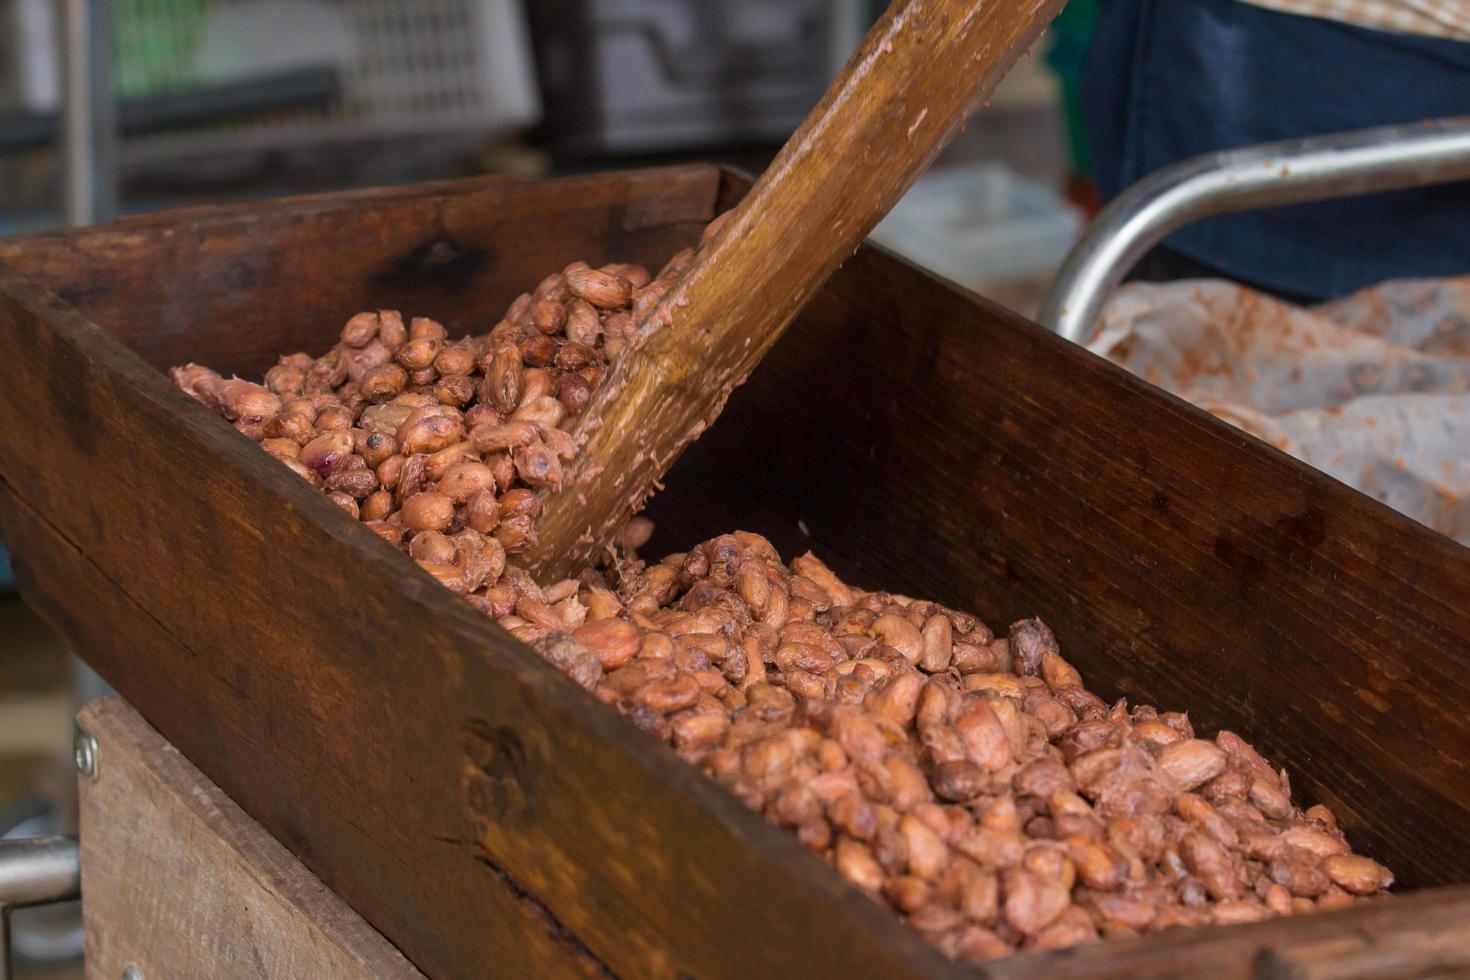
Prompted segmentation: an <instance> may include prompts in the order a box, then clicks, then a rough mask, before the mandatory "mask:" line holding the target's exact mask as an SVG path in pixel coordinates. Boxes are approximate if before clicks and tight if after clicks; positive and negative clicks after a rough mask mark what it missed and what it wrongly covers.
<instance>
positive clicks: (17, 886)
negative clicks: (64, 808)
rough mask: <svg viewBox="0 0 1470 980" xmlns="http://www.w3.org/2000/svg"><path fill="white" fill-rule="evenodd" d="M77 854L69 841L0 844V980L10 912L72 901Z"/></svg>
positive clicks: (6, 967)
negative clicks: (31, 906)
mask: <svg viewBox="0 0 1470 980" xmlns="http://www.w3.org/2000/svg"><path fill="white" fill-rule="evenodd" d="M81 889H82V865H81V852H80V850H79V849H78V847H77V842H76V839H75V838H72V837H31V838H26V839H22V840H0V980H9V978H10V910H11V909H14V908H20V907H23V906H26V905H41V904H43V903H46V902H64V901H66V900H68V899H72V898H76V897H77V896H78V895H80V894H81Z"/></svg>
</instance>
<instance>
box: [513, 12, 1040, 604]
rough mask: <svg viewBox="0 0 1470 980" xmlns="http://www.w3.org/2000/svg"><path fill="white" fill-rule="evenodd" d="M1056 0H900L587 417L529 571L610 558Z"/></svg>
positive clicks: (546, 573) (565, 570) (555, 575)
mask: <svg viewBox="0 0 1470 980" xmlns="http://www.w3.org/2000/svg"><path fill="white" fill-rule="evenodd" d="M1061 7H1062V0H986V2H983V3H981V2H976V0H902V2H897V3H893V4H891V5H890V6H889V8H888V11H887V13H885V14H884V15H883V17H882V18H881V19H880V20H879V22H878V23H877V24H876V25H875V26H874V27H873V29H872V31H870V32H869V34H868V36H867V38H866V39H865V40H864V42H863V44H862V46H861V47H860V48H859V49H858V51H857V52H856V53H855V54H854V55H853V56H852V59H851V60H850V61H849V62H848V64H847V66H846V68H844V69H843V71H842V73H841V74H840V75H839V76H838V77H837V79H836V80H835V81H833V83H832V85H831V86H830V87H829V88H828V90H827V93H826V95H825V96H824V97H823V99H822V101H821V103H820V104H819V105H818V106H817V107H816V108H815V109H813V110H812V112H811V114H810V115H809V116H808V117H807V119H806V120H805V121H804V122H803V123H802V125H801V128H799V129H798V130H797V131H796V133H795V134H794V135H793V136H792V137H791V139H790V140H788V141H787V143H786V145H785V147H783V148H782V150H781V152H780V154H779V155H777V157H776V159H775V160H774V161H773V162H772V163H771V166H770V167H769V168H768V169H767V170H766V172H765V173H764V174H763V175H762V176H761V178H760V180H759V181H757V182H756V185H755V188H754V189H753V190H752V191H751V192H750V194H749V195H748V196H747V197H746V198H745V199H744V200H743V201H741V202H740V204H739V206H738V207H736V209H735V211H734V213H733V214H732V215H731V216H730V217H729V219H728V220H727V221H726V222H725V224H724V226H723V228H722V229H721V230H720V231H719V232H718V233H717V234H716V235H715V236H714V237H713V238H712V239H711V240H710V241H709V243H708V244H707V245H706V246H704V247H703V248H701V249H700V253H699V255H698V257H697V258H696V259H695V261H694V263H693V265H691V266H690V267H689V269H688V270H686V271H685V272H684V273H683V275H682V276H680V278H679V280H678V281H677V282H676V283H675V284H674V286H673V287H672V288H671V289H669V291H668V292H667V293H666V294H665V295H664V297H663V299H662V300H661V301H660V302H659V304H658V306H657V307H656V308H655V309H654V311H653V312H652V313H651V314H650V315H649V316H648V317H647V318H646V319H645V320H644V322H643V323H642V324H641V325H640V326H639V328H638V331H637V334H636V335H635V336H634V337H633V338H631V339H630V341H629V345H628V349H627V350H626V351H625V353H624V355H623V357H622V358H621V360H620V361H619V362H618V363H616V364H614V365H613V366H612V369H611V370H610V372H609V374H608V378H607V379H606V381H605V382H604V384H603V386H602V387H601V388H600V389H599V390H598V391H597V392H596V393H595V394H594V395H593V397H592V401H591V403H590V404H589V406H588V408H587V411H586V412H585V413H584V414H583V416H582V418H581V419H580V421H579V422H578V426H577V430H576V433H575V435H576V438H577V439H578V441H579V442H580V443H581V444H582V452H581V455H580V456H578V457H577V459H576V461H575V462H574V463H573V464H572V467H571V471H570V472H569V473H568V474H567V478H566V480H565V481H564V482H563V485H562V487H561V489H560V490H558V491H554V492H552V493H550V494H549V495H548V497H547V500H546V510H545V515H544V516H543V518H542V522H541V538H540V543H539V545H538V546H537V547H536V548H535V549H534V550H533V551H532V552H531V553H530V554H529V555H528V556H527V562H526V563H527V567H529V568H531V569H533V570H535V571H536V572H537V573H538V574H539V576H540V577H541V578H542V579H543V580H547V581H550V580H555V579H559V578H562V577H564V576H566V575H569V574H574V573H575V572H576V570H577V569H579V568H582V567H583V566H585V565H586V564H587V561H588V559H590V558H592V557H595V556H601V555H602V554H603V552H604V551H605V549H606V548H607V546H608V544H609V542H610V541H611V540H612V535H613V533H614V532H615V531H616V530H617V529H618V528H620V527H622V526H623V524H624V523H625V522H626V521H627V519H628V518H629V517H631V516H632V515H633V514H634V513H636V512H637V511H638V510H639V509H640V508H641V507H642V504H643V502H644V500H646V499H647V497H648V496H649V494H650V493H652V491H653V489H654V486H655V485H656V484H657V483H658V481H659V478H660V477H662V476H663V475H664V474H665V473H666V472H667V471H668V469H669V467H670V466H671V465H672V464H673V462H674V460H675V459H677V458H678V456H679V453H680V452H681V451H682V450H683V449H684V447H685V446H686V445H688V443H689V442H690V441H691V440H693V439H696V438H698V437H699V435H700V433H702V432H703V431H704V430H705V428H706V427H708V426H709V425H710V424H711V423H712V422H713V421H714V420H715V418H716V417H717V416H718V415H719V413H720V410H721V408H723V407H724V404H725V400H726V399H727V398H729V396H730V392H731V391H732V390H733V389H734V388H735V387H736V386H738V385H740V384H741V383H743V382H744V380H745V377H746V376H747V375H748V374H749V373H750V371H751V369H752V368H754V367H755V366H756V365H757V364H758V363H760V360H761V358H762V357H763V356H764V355H765V353H766V351H768V350H769V349H770V347H771V345H772V344H773V343H775V341H776V339H777V338H778V337H780V336H781V332H782V331H783V330H785V329H786V326H787V325H788V324H789V323H790V322H791V320H792V318H793V317H795V316H796V314H797V313H798V312H799V311H800V310H801V308H802V307H803V306H805V305H806V303H807V301H808V300H809V299H810V298H811V297H812V296H813V295H815V294H816V292H817V291H818V290H819V289H821V287H822V285H823V283H825V282H826V281H827V277H828V276H830V275H831V274H832V271H833V270H834V269H836V268H837V266H838V265H839V264H840V263H841V262H842V261H843V260H844V259H846V258H847V257H848V256H850V255H851V254H852V253H853V250H854V249H856V248H857V246H858V243H859V242H861V241H862V239H863V236H865V235H866V234H867V233H868V232H869V231H871V230H872V229H873V226H874V225H876V224H877V223H878V221H879V220H880V219H881V218H882V217H883V216H884V215H885V214H887V213H888V209H889V208H890V207H892V206H893V204H894V202H896V201H897V200H898V199H899V197H901V196H902V195H903V193H904V191H906V190H908V188H909V186H910V185H911V184H912V183H913V182H914V180H915V179H916V178H917V177H918V176H919V175H920V174H921V173H923V172H924V170H925V169H927V168H928V166H929V163H930V162H931V161H932V160H933V159H934V157H936V156H937V155H938V154H939V151H940V150H942V149H943V148H944V147H945V146H946V145H948V143H949V141H950V140H951V139H952V138H953V136H954V134H955V133H956V132H957V131H958V130H959V128H960V126H962V125H963V124H964V121H965V119H966V118H968V117H969V115H970V114H971V113H972V112H973V111H974V110H975V109H976V108H978V107H979V104H980V102H981V101H982V100H983V99H985V98H986V97H987V96H988V95H989V94H990V92H991V91H992V90H993V89H994V88H995V85H996V84H997V83H998V82H999V81H1000V79H1001V78H1002V77H1003V76H1004V75H1005V73H1006V72H1007V71H1009V70H1010V67H1011V65H1012V64H1013V63H1014V62H1015V60H1016V59H1017V58H1018V57H1020V55H1021V53H1022V52H1023V51H1025V50H1026V49H1027V48H1028V47H1029V46H1030V45H1031V44H1032V43H1033V42H1034V41H1035V40H1036V38H1037V37H1038V36H1039V35H1040V34H1041V31H1042V30H1043V29H1044V28H1045V27H1046V25H1047V24H1048V23H1049V22H1050V21H1051V18H1052V17H1053V16H1054V15H1055V14H1056V12H1057V11H1058V10H1060V9H1061Z"/></svg>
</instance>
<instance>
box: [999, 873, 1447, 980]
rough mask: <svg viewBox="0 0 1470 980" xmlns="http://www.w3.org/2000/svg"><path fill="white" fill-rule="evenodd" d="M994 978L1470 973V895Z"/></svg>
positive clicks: (1111, 945)
mask: <svg viewBox="0 0 1470 980" xmlns="http://www.w3.org/2000/svg"><path fill="white" fill-rule="evenodd" d="M985 973H986V975H987V976H991V977H994V978H996V980H1012V978H1014V980H1023V978H1027V977H1038V976H1044V977H1049V978H1055V980H1067V978H1077V980H1082V978H1087V980H1092V978H1108V977H1114V978H1117V980H1133V978H1135V977H1138V978H1144V977H1186V976H1187V977H1191V978H1208V980H1237V978H1238V980H1257V978H1261V980H1286V978H1293V980H1309V978H1322V980H1326V978H1328V977H1332V978H1346V977H1361V978H1368V977H1446V976H1464V975H1466V974H1467V973H1470V888H1463V887H1461V888H1435V889H1428V890H1425V891H1420V892H1416V893H1414V894H1412V895H1409V896H1407V897H1405V898H1389V899H1380V900H1378V901H1375V902H1367V903H1364V904H1362V905H1359V906H1356V907H1354V908H1350V909H1344V910H1341V911H1338V912H1332V913H1328V914H1324V915H1308V916H1301V917H1297V918H1289V919H1272V920H1270V921H1268V922H1258V923H1254V924H1251V925H1242V926H1223V927H1219V928H1214V929H1204V930H1198V929H1178V930H1175V931H1172V932H1166V933H1161V934H1159V935H1156V936H1150V937H1148V938H1146V939H1125V940H1114V941H1112V942H1108V943H1102V944H1099V945H1097V946H1087V947H1081V948H1078V949H1073V950H1066V951H1062V952H1056V953H1035V954H1023V955H1021V956H1014V957H1010V958H1007V959H1005V960H1000V961H998V962H996V963H992V964H988V965H987V967H986V970H985Z"/></svg>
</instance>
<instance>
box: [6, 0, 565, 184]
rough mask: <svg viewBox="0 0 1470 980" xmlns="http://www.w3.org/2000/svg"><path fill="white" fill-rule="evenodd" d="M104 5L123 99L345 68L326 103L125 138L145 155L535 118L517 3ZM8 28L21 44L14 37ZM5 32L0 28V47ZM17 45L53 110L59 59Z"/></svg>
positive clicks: (39, 12)
mask: <svg viewBox="0 0 1470 980" xmlns="http://www.w3.org/2000/svg"><path fill="white" fill-rule="evenodd" d="M14 2H15V3H16V4H17V11H21V12H24V13H26V14H27V15H28V18H29V19H28V20H27V22H28V23H29V22H30V21H35V22H36V23H37V24H38V25H39V26H37V27H35V29H34V30H32V31H31V32H30V35H31V36H33V37H34V36H44V35H45V34H48V33H52V34H54V33H56V32H55V27H54V23H53V13H54V12H53V11H52V9H51V8H50V6H49V0H14ZM3 6H4V4H3V2H0V7H3ZM110 13H111V18H112V31H113V74H114V77H115V79H116V82H117V89H118V92H119V94H120V95H122V96H134V95H145V94H150V93H156V92H160V91H166V90H171V89H181V88H188V87H190V86H193V85H197V84H201V83H206V82H214V81H225V80H230V79H233V78H239V77H241V76H248V75H250V74H253V73H261V72H269V71H272V70H283V69H289V68H297V67H303V66H308V65H310V66H319V65H330V66H333V67H336V68H337V69H338V71H339V73H340V79H341V92H340V95H339V97H338V98H337V100H336V101H335V102H334V103H333V104H332V105H330V106H328V107H325V108H317V109H302V110H296V111H290V112H283V113H279V114H276V115H274V116H271V117H268V118H261V119H252V120H250V121H246V122H240V123H231V124H220V125H216V126H210V127H203V128H201V129H199V130H194V131H190V132H185V133H180V134H169V135H161V136H147V137H139V138H134V139H128V140H126V141H125V145H126V146H127V147H128V148H130V149H134V148H141V149H143V150H144V151H145V155H147V156H153V155H155V154H156V153H157V152H158V151H165V152H167V151H172V150H177V151H179V152H185V153H187V152H190V151H193V150H197V149H201V148H203V149H207V150H210V151H219V150H228V149H232V148H240V149H272V148H291V147H296V146H303V145H308V146H309V145H313V144H318V143H323V142H334V141H341V140H351V139H355V138H364V139H370V138H388V137H399V136H415V135H428V134H436V133H445V132H451V133H452V132H464V133H489V134H494V133H497V132H504V131H508V130H512V129H519V128H524V127H527V126H530V125H532V124H534V123H535V122H536V121H537V120H538V119H539V118H540V99H539V95H538V92H537V88H536V79H535V70H534V65H533V63H532V59H531V50H530V41H529V35H528V33H527V29H526V25H525V18H524V12H523V9H522V6H521V4H520V2H519V0H412V2H408V3H405V2H402V0H114V2H113V3H112V4H111V7H110ZM43 22H44V23H43ZM17 23H19V20H17ZM4 33H11V34H12V35H13V36H14V37H15V43H17V44H19V43H21V38H20V32H19V31H13V32H4ZM8 40H9V39H8V38H5V37H4V35H3V33H0V44H4V43H6V42H7V41H8ZM21 53H23V54H25V58H24V59H20V58H19V57H18V55H17V60H18V61H19V62H20V63H22V64H23V65H24V66H26V68H27V70H28V72H29V73H30V75H31V77H32V82H31V84H30V86H29V87H30V88H31V89H32V90H35V92H36V93H37V94H36V95H34V96H33V97H32V98H31V99H30V100H29V101H30V102H31V103H35V104H32V105H31V107H32V108H55V106H54V104H52V105H47V104H46V103H48V102H50V103H54V102H55V101H56V99H57V97H58V93H59V85H50V84H47V79H52V80H55V79H56V78H57V77H58V73H59V65H60V58H59V56H58V54H59V53H58V52H56V51H54V50H45V49H44V48H37V47H36V46H35V45H34V44H28V45H27V49H26V50H25V51H24V52H21ZM3 60H4V59H0V61H3ZM146 151H153V152H146Z"/></svg>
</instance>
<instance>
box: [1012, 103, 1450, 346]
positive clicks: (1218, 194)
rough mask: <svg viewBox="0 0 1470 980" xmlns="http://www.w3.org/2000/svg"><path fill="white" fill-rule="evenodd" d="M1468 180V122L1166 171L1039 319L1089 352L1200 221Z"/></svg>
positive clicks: (1286, 146) (1089, 241)
mask: <svg viewBox="0 0 1470 980" xmlns="http://www.w3.org/2000/svg"><path fill="white" fill-rule="evenodd" d="M1467 179H1470V116H1460V117H1455V118H1451V119H1440V120H1432V121H1427V122H1422V123H1411V124H1408V125H1403V126H1383V127H1378V128H1374V129H1363V130H1357V131H1355V132H1351V133H1339V134H1335V135H1332V136H1318V137H1312V138H1310V139H1300V140H1287V141H1284V142H1280V143H1265V144H1261V145H1259V146H1250V147H1244V148H1242V149H1238V150H1226V151H1223V152H1220V153H1209V154H1205V155H1204V156H1198V157H1195V158H1193V159H1190V160H1185V161H1183V162H1181V163H1177V164H1174V165H1173V166H1169V167H1165V168H1164V169H1163V170H1160V171H1158V172H1157V173H1155V174H1152V175H1150V176H1148V177H1145V178H1144V179H1143V180H1141V181H1139V182H1138V183H1137V184H1134V185H1133V186H1132V187H1130V188H1128V190H1126V191H1125V192H1123V193H1122V194H1120V195H1119V196H1118V198H1117V199H1116V200H1115V201H1113V203H1112V204H1110V205H1108V207H1107V208H1105V209H1104V210H1103V212H1102V214H1100V215H1098V217H1097V219H1096V220H1095V221H1093V223H1092V225H1091V226H1090V227H1089V228H1088V229H1087V231H1086V232H1085V233H1084V234H1083V236H1082V238H1081V239H1080V240H1079V241H1078V242H1077V244H1076V245H1075V246H1074V247H1073V248H1072V251H1071V252H1070V253H1068V255H1067V259H1066V261H1065V262H1063V263H1062V267H1061V269H1060V271H1058V273H1057V276H1056V279H1055V280H1053V282H1052V285H1051V289H1050V290H1049V291H1048V292H1047V295H1046V299H1045V300H1044V301H1043V302H1042V305H1041V312H1040V313H1039V314H1038V315H1037V320H1038V321H1039V322H1040V323H1041V324H1042V325H1044V326H1046V327H1049V328H1051V329H1052V330H1055V331H1056V332H1057V333H1059V334H1061V335H1062V336H1063V337H1066V338H1067V339H1068V340H1071V341H1074V342H1076V343H1084V342H1085V341H1086V339H1087V337H1088V335H1089V333H1090V332H1091V330H1092V328H1093V325H1094V324H1095V323H1096V322H1097V318H1098V315H1099V314H1100V313H1101V312H1102V308H1103V304H1104V303H1105V302H1106V301H1107V298H1108V295H1109V294H1110V293H1111V292H1112V291H1113V290H1114V289H1115V288H1117V286H1118V284H1119V283H1120V282H1122V281H1123V277H1124V276H1125V275H1127V274H1128V272H1129V270H1131V269H1132V268H1133V266H1134V265H1136V264H1137V263H1138V260H1139V259H1141V258H1143V256H1144V254H1145V253H1147V252H1148V250H1149V249H1151V248H1153V247H1154V246H1155V245H1157V244H1158V243H1159V242H1161V241H1163V240H1164V239H1165V238H1167V237H1168V236H1169V235H1170V234H1171V233H1173V232H1175V231H1177V230H1179V229H1180V228H1182V227H1183V226H1185V225H1187V224H1189V223H1190V222H1193V221H1198V220H1199V219H1201V218H1206V217H1210V216H1212V215H1217V214H1225V213H1227V212H1234V211H1249V210H1253V209H1255V208H1264V207H1273V206H1276V205H1281V204H1302V203H1306V202H1308V201H1322V200H1327V199H1329V198H1335V197H1351V196H1354V195H1357V194H1369V193H1373V192H1376V191H1388V190H1399V189H1402V188H1406V187H1422V186H1425V185H1427V184H1441V183H1448V182H1450V181H1455V180H1467Z"/></svg>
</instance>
